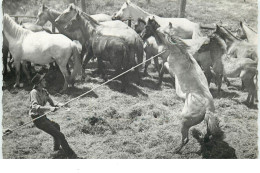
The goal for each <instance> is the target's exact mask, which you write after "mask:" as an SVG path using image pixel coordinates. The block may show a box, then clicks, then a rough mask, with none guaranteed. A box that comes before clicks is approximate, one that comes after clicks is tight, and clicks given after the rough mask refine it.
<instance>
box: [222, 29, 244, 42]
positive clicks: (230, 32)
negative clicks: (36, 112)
mask: <svg viewBox="0 0 260 173" xmlns="http://www.w3.org/2000/svg"><path fill="white" fill-rule="evenodd" d="M220 27H221V28H223V29H224V30H225V31H226V32H228V33H229V34H230V35H231V36H232V37H234V38H235V39H237V40H239V41H242V40H241V39H240V38H238V37H236V36H235V35H234V34H233V33H232V32H231V31H229V30H228V29H227V28H225V27H224V26H220Z"/></svg>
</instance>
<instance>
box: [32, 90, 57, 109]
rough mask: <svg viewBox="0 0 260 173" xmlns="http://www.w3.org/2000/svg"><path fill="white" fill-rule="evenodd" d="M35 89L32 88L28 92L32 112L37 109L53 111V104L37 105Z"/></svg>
mask: <svg viewBox="0 0 260 173" xmlns="http://www.w3.org/2000/svg"><path fill="white" fill-rule="evenodd" d="M36 95H37V91H36V90H33V91H31V93H30V102H31V108H32V110H33V112H38V111H39V110H41V111H44V112H45V111H55V109H56V108H55V107H54V106H52V105H51V106H41V105H39V103H38V100H37V96H36Z"/></svg>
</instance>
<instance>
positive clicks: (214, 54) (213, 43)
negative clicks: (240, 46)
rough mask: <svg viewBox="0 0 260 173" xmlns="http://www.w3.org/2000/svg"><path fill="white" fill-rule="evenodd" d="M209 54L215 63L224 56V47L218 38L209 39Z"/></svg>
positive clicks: (223, 43)
mask: <svg viewBox="0 0 260 173" xmlns="http://www.w3.org/2000/svg"><path fill="white" fill-rule="evenodd" d="M210 53H211V58H212V60H213V61H214V62H215V61H217V60H219V59H220V58H221V57H222V56H223V55H224V54H226V45H225V42H224V40H222V39H221V38H220V37H218V38H217V36H215V38H211V40H210Z"/></svg>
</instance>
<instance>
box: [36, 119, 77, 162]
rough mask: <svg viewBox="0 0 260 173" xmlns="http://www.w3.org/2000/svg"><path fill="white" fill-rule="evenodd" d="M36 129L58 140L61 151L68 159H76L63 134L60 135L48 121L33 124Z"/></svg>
mask: <svg viewBox="0 0 260 173" xmlns="http://www.w3.org/2000/svg"><path fill="white" fill-rule="evenodd" d="M35 125H36V127H38V128H39V129H41V130H43V131H44V132H46V133H48V134H50V135H51V136H53V137H54V138H56V139H58V140H59V141H60V144H61V146H62V149H63V150H64V151H65V153H66V155H67V156H68V157H73V158H75V157H76V154H75V153H74V151H73V150H72V149H71V148H70V146H69V144H68V142H67V140H66V139H65V136H64V134H63V133H61V132H60V131H59V130H58V129H57V128H56V127H55V126H54V125H53V123H52V122H51V121H50V120H49V119H47V118H46V119H43V120H41V121H40V122H38V123H35Z"/></svg>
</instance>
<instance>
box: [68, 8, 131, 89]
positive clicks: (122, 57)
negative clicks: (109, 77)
mask: <svg viewBox="0 0 260 173" xmlns="http://www.w3.org/2000/svg"><path fill="white" fill-rule="evenodd" d="M76 28H80V30H81V32H82V34H83V36H84V40H85V43H86V44H85V46H86V47H87V52H88V53H89V54H93V56H95V57H97V58H98V61H99V65H100V66H101V67H100V69H102V75H103V76H104V69H103V66H102V60H104V61H109V62H110V64H111V65H112V66H113V68H114V69H115V70H116V72H117V74H121V73H122V72H124V71H126V70H128V69H130V67H129V65H128V64H129V63H128V59H127V58H128V54H129V52H128V46H127V44H126V42H125V40H124V39H122V38H119V37H115V36H104V35H101V34H100V33H98V32H97V30H96V29H95V28H93V27H91V26H89V25H88V21H87V20H86V19H85V18H83V17H81V16H80V15H79V12H78V13H77V14H76V16H75V17H74V18H72V19H71V21H70V22H69V23H68V24H67V25H66V26H65V29H66V30H68V31H73V30H75V29H76ZM101 59H102V60H101ZM126 78H127V77H126V75H124V76H123V77H122V78H121V81H122V88H121V91H122V92H125V88H126V85H127V82H128V80H127V79H126Z"/></svg>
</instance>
